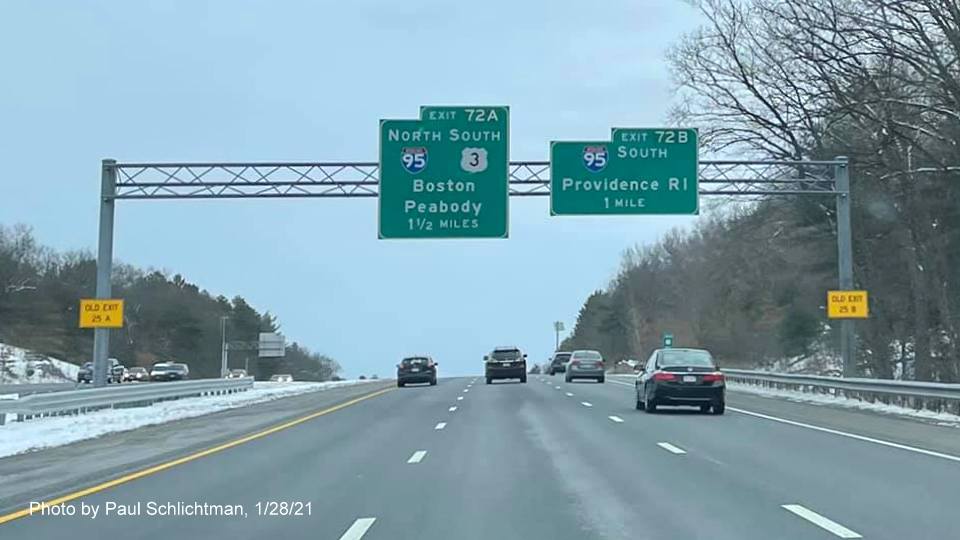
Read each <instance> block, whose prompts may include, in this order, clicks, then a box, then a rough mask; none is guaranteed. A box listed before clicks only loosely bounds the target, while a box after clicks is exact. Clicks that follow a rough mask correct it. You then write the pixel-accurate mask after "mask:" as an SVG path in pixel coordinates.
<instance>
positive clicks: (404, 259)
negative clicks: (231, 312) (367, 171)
mask: <svg viewBox="0 0 960 540" xmlns="http://www.w3.org/2000/svg"><path fill="white" fill-rule="evenodd" d="M698 21H699V19H698V15H697V12H696V11H695V10H694V8H692V7H690V5H689V4H687V3H685V2H683V1H681V0H610V1H604V2H597V3H589V2H583V1H577V2H573V1H567V0H557V1H550V2H517V1H516V0H512V1H505V0H484V1H482V2H478V1H473V2H450V1H440V0H426V1H425V0H411V1H405V2H395V1H376V2H375V1H360V0H351V1H348V2H344V1H336V2H332V1H331V2H319V1H303V2H289V1H271V2H241V1H233V0H231V1H219V2H199V1H193V0H191V1H182V2H174V1H160V0H157V1H138V2H128V1H113V2H72V1H61V2H33V1H9V0H7V1H4V2H2V3H0V159H2V161H3V167H2V169H0V170H2V172H0V223H3V224H6V225H11V224H14V223H26V224H29V225H31V226H33V227H34V229H35V232H36V234H37V236H38V237H39V239H40V240H41V241H42V242H44V243H46V244H48V245H51V246H53V247H56V248H58V249H88V250H91V251H93V250H94V249H95V247H96V238H97V208H98V207H97V195H98V191H99V181H100V176H99V174H100V169H99V167H100V160H101V159H102V158H108V157H109V158H115V159H117V160H119V161H121V162H123V161H128V162H129V161H267V160H269V161H279V160H294V161H323V160H328V161H333V160H357V161H374V160H376V156H377V143H378V131H377V130H378V122H379V119H381V118H405V117H409V118H415V117H416V116H417V114H418V110H419V107H420V105H429V104H498V105H499V104H506V105H509V106H510V107H511V110H510V113H511V119H510V127H511V134H510V137H511V158H512V159H530V160H545V159H547V157H548V156H547V154H548V148H549V141H550V140H553V139H558V140H564V139H567V140H570V139H573V140H576V139H598V138H607V137H609V133H610V128H611V127H612V126H636V127H655V126H660V125H664V124H665V123H666V112H667V110H668V107H669V105H670V103H671V99H672V92H671V84H670V80H669V77H668V73H667V69H666V65H665V63H664V60H663V55H664V51H665V50H666V48H667V47H668V46H669V45H670V44H671V43H674V42H675V41H676V40H677V39H679V37H680V36H681V35H682V34H683V33H684V32H687V31H690V30H692V29H693V28H694V26H695V25H696V24H697V23H698ZM510 204H511V208H510V214H511V217H510V239H508V240H474V241H462V240H433V241H389V242H388V241H379V240H377V216H376V211H377V208H376V200H375V199H345V200H331V199H300V200H242V201H192V202H190V201H184V202H179V201H177V202H174V201H120V202H119V203H118V205H117V213H116V241H115V251H114V253H115V256H116V259H117V260H119V261H122V262H125V263H130V264H134V265H137V266H141V267H154V268H160V269H165V270H168V271H170V272H179V273H182V274H183V275H184V276H185V277H186V278H187V279H188V280H189V281H192V282H194V283H197V284H198V285H199V286H200V287H201V288H204V289H207V290H208V291H210V292H211V293H212V294H214V295H216V294H224V295H226V296H228V297H232V296H234V295H242V296H244V297H245V298H246V299H247V300H248V301H249V302H250V303H251V304H252V305H254V306H255V307H256V308H257V309H259V310H270V311H271V312H273V313H275V314H276V315H277V316H278V317H279V319H280V322H281V324H282V331H283V332H284V333H285V334H286V335H287V337H288V340H290V341H298V342H300V343H302V344H305V345H307V346H308V347H310V348H311V349H314V350H317V351H319V352H322V353H325V354H328V355H330V356H333V357H334V358H336V359H337V360H338V361H339V362H340V363H341V365H342V366H343V367H344V371H345V374H346V375H348V376H357V375H360V374H368V375H369V374H371V373H378V374H380V375H381V376H388V375H389V374H390V373H391V372H392V371H393V369H394V368H393V366H394V364H395V363H396V362H397V360H398V359H399V358H400V357H401V356H403V355H405V354H410V353H428V354H432V355H433V356H434V357H435V358H436V359H437V360H438V361H439V362H440V363H441V373H442V374H445V375H456V374H473V373H479V372H481V371H482V364H481V359H482V356H483V354H484V353H485V351H486V350H488V349H489V348H491V347H493V346H495V345H499V344H517V345H519V346H521V347H522V348H524V349H526V350H527V351H528V352H529V353H530V360H532V361H536V362H540V361H542V360H544V359H545V358H546V357H547V355H548V354H549V353H550V352H551V351H552V349H553V341H554V335H553V327H552V323H553V321H555V320H562V321H564V322H565V323H566V324H567V328H568V329H569V328H572V326H573V323H574V322H575V320H576V315H577V311H578V309H579V308H580V306H581V305H582V302H583V301H584V299H585V298H586V297H587V296H588V295H589V294H590V293H591V292H592V291H593V290H595V289H598V288H603V287H605V286H606V285H607V283H608V282H609V280H610V278H611V277H612V276H613V275H614V273H615V271H616V269H617V266H618V264H619V258H620V254H621V253H622V252H623V250H624V249H625V248H627V247H629V246H631V245H635V244H638V243H640V244H646V243H650V242H653V241H656V239H658V238H659V237H660V236H661V235H662V234H663V233H664V232H666V231H667V230H669V229H670V228H672V227H674V226H683V225H687V224H689V223H690V222H691V221H690V219H689V218H667V217H634V218H600V217H597V218H570V217H567V218H559V217H557V218H550V217H549V216H548V206H547V204H548V201H547V200H546V199H545V198H524V199H516V198H515V199H512V200H511V201H510ZM184 360H187V361H189V359H184Z"/></svg>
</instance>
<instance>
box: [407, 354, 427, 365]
mask: <svg viewBox="0 0 960 540" xmlns="http://www.w3.org/2000/svg"><path fill="white" fill-rule="evenodd" d="M401 363H402V364H403V365H405V366H419V365H421V364H426V363H427V359H426V358H423V357H419V356H418V357H416V358H404V359H403V361H402V362H401Z"/></svg>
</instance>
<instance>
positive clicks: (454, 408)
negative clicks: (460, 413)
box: [447, 407, 457, 412]
mask: <svg viewBox="0 0 960 540" xmlns="http://www.w3.org/2000/svg"><path fill="white" fill-rule="evenodd" d="M447 410H448V411H450V412H453V411H455V410H457V408H456V407H450V408H449V409H447Z"/></svg>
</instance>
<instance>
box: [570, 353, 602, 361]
mask: <svg viewBox="0 0 960 540" xmlns="http://www.w3.org/2000/svg"><path fill="white" fill-rule="evenodd" d="M573 356H575V357H576V358H577V359H578V360H602V359H603V357H602V356H600V353H598V352H597V351H580V352H576V353H573Z"/></svg>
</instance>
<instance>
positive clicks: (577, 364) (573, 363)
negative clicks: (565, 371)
mask: <svg viewBox="0 0 960 540" xmlns="http://www.w3.org/2000/svg"><path fill="white" fill-rule="evenodd" d="M570 365H571V366H579V365H580V361H579V360H571V361H570Z"/></svg>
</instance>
